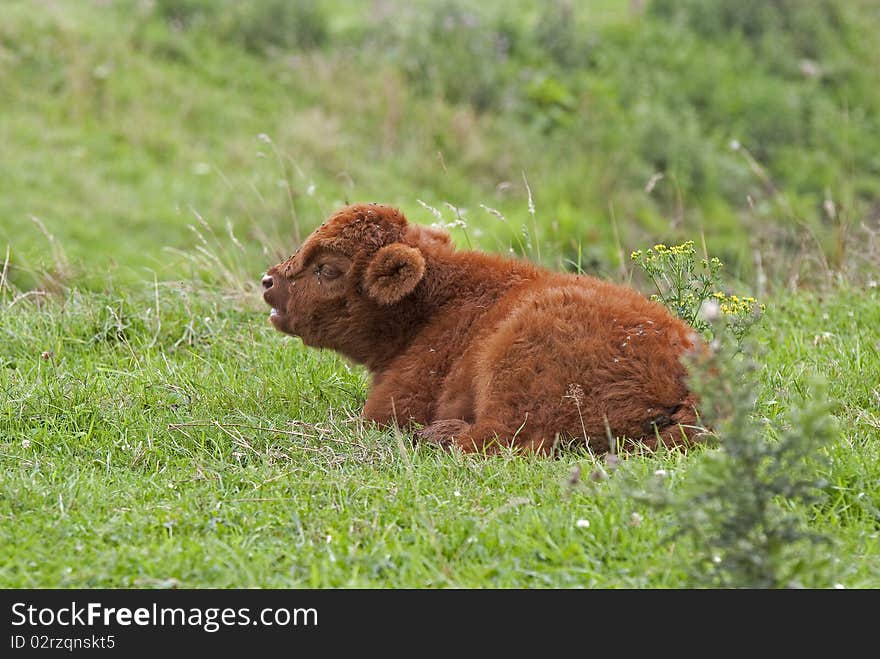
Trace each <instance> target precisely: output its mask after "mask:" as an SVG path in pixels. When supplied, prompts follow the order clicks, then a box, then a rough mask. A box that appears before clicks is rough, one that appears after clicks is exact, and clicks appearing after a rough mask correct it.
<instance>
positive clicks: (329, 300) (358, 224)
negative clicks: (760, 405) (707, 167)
mask: <svg viewBox="0 0 880 659" xmlns="http://www.w3.org/2000/svg"><path fill="white" fill-rule="evenodd" d="M263 287H264V289H265V291H264V293H263V297H264V299H265V300H266V302H267V303H268V304H269V306H271V307H272V313H271V315H270V320H271V321H272V323H273V325H274V326H275V327H276V328H277V329H278V330H280V331H282V332H285V333H287V334H292V335H295V336H299V337H301V338H302V340H303V342H304V343H305V344H306V345H309V346H315V347H323V348H331V349H333V350H336V351H338V352H340V353H342V354H343V355H346V356H347V357H348V358H350V359H352V360H354V361H355V362H358V363H360V364H364V365H365V366H366V367H367V368H368V369H369V371H370V373H371V375H372V387H371V391H370V395H369V398H368V400H367V403H366V405H365V407H364V411H363V414H364V416H365V417H366V418H367V419H371V420H373V421H376V422H377V423H379V424H389V423H393V422H395V421H396V422H397V423H399V424H400V425H402V426H404V427H412V428H415V429H416V431H417V436H419V437H421V438H422V439H425V440H427V441H431V442H436V443H440V444H444V445H449V444H452V445H455V446H458V447H459V448H461V449H462V450H464V451H468V452H470V451H482V450H487V449H488V450H491V449H492V447H493V446H498V445H499V444H505V445H510V444H513V445H515V446H517V447H522V448H524V449H528V450H533V451H537V452H541V453H547V452H549V451H550V450H551V449H552V448H553V446H554V445H555V444H556V442H557V441H560V440H563V441H567V440H572V439H581V441H583V438H585V437H586V438H588V441H589V446H590V447H591V448H592V449H593V450H596V451H608V450H609V449H610V448H612V447H611V446H610V445H609V437H621V438H627V439H628V440H630V441H635V442H639V443H642V444H645V445H648V446H649V447H656V446H657V444H658V440H659V441H660V442H663V443H664V444H666V445H668V446H678V445H683V444H688V443H690V442H691V441H692V440H693V439H694V437H695V436H696V434H697V432H698V431H699V428H698V427H697V416H696V414H695V409H694V403H695V398H694V396H693V395H692V394H690V393H689V392H688V390H687V388H686V386H685V384H684V377H685V369H684V367H683V366H682V364H681V362H680V357H681V356H682V354H683V353H684V352H686V351H688V350H690V349H692V348H693V347H694V346H695V343H696V342H697V341H698V339H697V338H696V334H695V333H694V331H693V330H692V329H691V328H690V327H688V326H687V325H685V324H684V323H683V322H681V321H680V320H678V319H676V318H674V317H673V316H672V315H670V314H669V312H668V311H667V310H666V309H665V308H664V307H663V306H661V305H660V304H658V303H656V302H652V301H650V300H648V299H647V298H645V297H644V296H642V295H641V294H639V293H638V292H636V291H635V290H633V289H631V288H627V287H624V286H619V285H616V284H612V283H609V282H607V281H602V280H599V279H595V278H593V277H587V276H576V275H572V274H560V273H554V272H550V271H548V270H545V269H542V268H539V267H536V266H534V265H532V264H529V263H526V262H522V261H517V260H512V259H505V258H501V257H498V256H492V255H489V254H482V253H479V252H470V251H456V250H455V249H454V248H453V246H452V244H451V243H450V240H449V236H448V234H446V233H445V232H444V231H440V230H437V229H433V228H429V227H424V226H418V225H411V224H408V223H407V221H406V219H405V218H404V216H403V214H402V213H401V212H400V211H398V210H396V209H394V208H391V207H388V206H381V205H375V204H363V205H353V206H348V207H346V208H343V209H342V210H340V211H339V212H337V213H336V214H335V215H333V216H332V217H331V218H330V219H328V220H327V221H326V222H324V224H322V225H321V226H320V227H318V229H316V230H315V232H314V233H313V234H312V235H311V236H309V237H308V239H306V241H305V243H303V245H302V247H301V249H300V250H299V251H297V252H296V253H295V254H294V255H293V256H291V257H290V258H289V259H287V260H286V261H284V262H283V263H280V264H278V265H276V266H275V267H273V268H271V269H270V270H269V271H268V273H267V274H266V276H265V277H264V278H263Z"/></svg>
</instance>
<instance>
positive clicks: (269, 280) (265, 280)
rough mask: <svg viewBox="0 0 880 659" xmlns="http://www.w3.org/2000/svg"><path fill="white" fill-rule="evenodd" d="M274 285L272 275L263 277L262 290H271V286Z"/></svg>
mask: <svg viewBox="0 0 880 659" xmlns="http://www.w3.org/2000/svg"><path fill="white" fill-rule="evenodd" d="M274 283H275V281H274V280H273V279H272V275H266V276H265V277H263V290H266V291H268V290H269V289H270V288H272V285H273V284H274Z"/></svg>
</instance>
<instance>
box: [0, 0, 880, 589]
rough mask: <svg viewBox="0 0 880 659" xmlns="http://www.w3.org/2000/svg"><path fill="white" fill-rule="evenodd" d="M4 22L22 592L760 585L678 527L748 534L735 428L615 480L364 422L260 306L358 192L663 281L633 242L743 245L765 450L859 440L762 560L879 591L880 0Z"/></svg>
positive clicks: (347, 389)
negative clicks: (879, 35)
mask: <svg viewBox="0 0 880 659" xmlns="http://www.w3.org/2000/svg"><path fill="white" fill-rule="evenodd" d="M0 11H2V13H3V20H0V119H2V121H0V154H2V155H0V545H2V546H3V548H4V550H3V552H2V554H0V586H4V587H12V588H17V587H40V588H42V587H140V588H169V587H278V588H288V587H317V588H324V587H382V588H396V587H472V588H478V587H604V588H621V587H623V588H682V587H693V586H706V585H708V586H712V585H742V586H750V585H755V583H754V582H750V581H748V580H745V578H744V577H743V580H741V581H737V576H738V575H739V576H742V574H745V572H736V571H731V572H730V573H729V574H727V575H726V576H725V579H726V581H723V580H722V581H720V582H719V581H717V580H716V581H713V578H714V577H713V576H712V573H711V569H710V567H707V566H706V564H705V563H706V561H705V558H706V556H705V555H704V554H703V553H701V551H702V548H704V547H705V546H706V542H705V538H704V537H700V536H699V535H698V534H694V533H690V534H688V533H684V534H681V533H679V534H676V531H677V530H681V528H683V527H682V526H681V524H682V520H683V517H682V516H681V513H682V510H683V509H684V508H687V507H689V508H691V509H699V510H705V511H706V518H707V523H715V524H717V525H719V526H723V525H724V522H725V520H728V519H732V517H725V515H733V513H731V512H730V511H729V510H727V509H724V508H723V506H722V507H718V506H719V505H720V504H719V500H720V499H719V497H718V496H716V497H715V498H714V499H712V498H709V497H707V492H708V490H707V489H703V490H701V489H700V486H699V484H700V483H702V482H704V481H705V478H702V477H703V476H705V475H706V474H708V475H709V476H710V477H711V476H712V474H713V473H714V474H715V475H716V476H717V475H718V472H717V471H716V472H713V471H712V468H713V467H712V465H713V464H715V462H714V461H715V460H716V458H717V456H718V455H723V454H725V450H726V449H725V442H724V435H723V434H722V435H721V436H720V437H719V441H718V442H717V443H715V444H713V445H709V446H705V447H697V448H694V449H692V450H689V451H688V452H675V453H670V452H666V451H661V452H659V453H650V452H642V453H637V454H633V455H629V456H627V457H625V458H623V459H621V460H620V461H619V462H617V461H611V462H609V461H608V460H606V459H603V458H601V457H595V456H593V455H592V454H590V453H589V451H587V450H585V449H583V448H580V449H578V448H570V449H567V450H563V451H561V452H560V453H559V455H557V456H556V457H554V458H552V459H546V458H536V457H529V456H525V457H524V456H519V455H514V454H511V453H504V452H503V453H502V454H500V455H496V456H489V457H485V456H463V455H460V454H458V453H451V452H446V451H443V450H439V449H436V448H434V447H429V446H420V445H416V444H414V443H413V441H412V438H411V437H410V436H409V435H407V434H404V433H400V432H393V431H389V430H381V429H377V428H374V427H370V426H369V425H365V424H364V423H363V422H362V421H361V420H360V419H359V411H360V407H361V405H362V404H363V402H364V399H365V396H366V391H367V386H368V380H367V376H366V373H365V372H364V371H363V370H362V369H361V368H359V367H356V366H354V365H352V364H349V363H347V362H345V360H343V359H341V358H340V357H338V356H337V355H335V354H333V353H330V352H322V351H316V350H312V349H309V348H305V347H303V346H302V344H301V343H300V342H299V341H298V340H292V339H289V338H286V337H282V336H281V335H280V334H278V333H277V332H275V331H274V330H273V329H272V328H271V327H270V326H269V325H268V323H267V322H266V315H267V314H266V311H267V310H266V309H265V308H264V306H265V305H263V303H262V301H261V299H260V296H259V278H260V275H261V274H262V272H264V271H265V269H266V268H267V267H268V266H270V265H273V264H274V263H276V262H277V261H278V260H279V259H280V258H283V257H285V256H287V255H288V254H289V253H291V252H292V251H293V250H294V249H295V247H296V246H297V244H298V242H299V241H300V240H301V239H302V238H303V237H304V236H305V235H307V233H308V232H309V231H310V230H311V229H312V228H313V227H315V226H317V224H319V223H320V222H321V221H322V220H323V219H324V217H326V216H327V215H328V214H330V213H331V212H332V211H333V210H335V209H336V208H337V207H338V206H340V205H342V204H344V203H346V202H349V201H351V202H354V201H381V202H383V203H391V204H395V205H398V206H399V207H400V208H402V209H403V210H404V212H405V213H406V214H407V216H408V217H409V218H410V220H411V221H415V222H422V223H435V222H441V223H443V224H444V225H446V226H447V227H449V229H450V231H451V232H452V234H453V237H454V240H455V242H456V243H457V245H458V246H459V247H460V248H469V247H474V248H480V249H485V250H488V251H496V252H505V253H510V254H511V255H513V256H517V257H520V258H528V259H531V260H534V261H538V262H541V263H543V264H544V265H546V266H548V267H551V268H555V269H565V270H570V271H583V272H588V273H591V274H597V275H600V276H604V277H609V278H612V279H615V280H617V281H624V282H629V283H631V284H632V285H634V286H636V287H637V288H640V289H641V290H643V291H645V292H646V293H651V292H652V289H651V282H650V279H649V278H648V277H646V276H645V273H644V272H642V271H641V270H640V269H639V268H638V267H636V266H635V265H634V262H633V260H632V259H631V258H630V254H631V252H633V251H636V250H641V249H646V248H649V247H651V246H653V245H655V244H658V243H659V244H668V245H674V244H677V243H682V242H684V241H685V240H693V241H695V243H696V245H697V247H698V251H699V252H700V254H701V255H705V256H717V257H719V258H720V259H721V261H723V263H724V268H723V270H722V273H721V276H722V278H723V282H724V290H725V292H726V293H728V294H731V295H732V294H738V295H741V296H745V295H752V296H755V297H757V298H758V299H759V300H760V301H761V302H762V303H763V304H764V305H765V311H764V313H763V317H762V319H761V321H760V322H759V323H757V324H756V325H755V326H754V328H753V329H752V330H751V333H750V336H751V338H752V341H751V342H750V343H749V344H748V347H747V355H746V356H747V357H749V356H751V358H752V359H754V360H755V362H756V366H755V368H754V370H753V371H751V372H750V375H749V377H746V378H742V379H741V381H737V382H733V383H732V384H731V382H727V383H726V384H727V385H730V386H734V387H737V388H738V390H739V391H742V392H744V394H743V396H742V398H743V400H746V401H747V403H745V404H744V405H745V406H746V407H748V409H745V408H743V409H740V410H739V411H740V412H743V410H745V413H746V414H747V415H748V417H749V419H751V420H752V422H753V424H754V425H753V426H749V428H750V429H751V430H750V432H752V435H748V434H746V429H745V426H743V428H744V429H743V430H742V433H741V434H742V435H743V438H744V439H745V440H749V438H751V440H752V441H753V443H754V444H755V445H756V446H762V447H769V449H768V450H770V449H772V447H773V446H776V445H779V442H781V441H782V439H781V438H782V437H783V436H784V435H785V433H786V432H788V431H790V430H791V429H793V428H794V429H799V428H801V427H804V428H810V427H813V426H809V425H808V424H807V425H803V423H804V422H803V418H804V417H810V415H811V414H812V415H813V416H814V417H815V418H817V419H826V420H829V422H833V428H834V430H833V432H832V433H831V436H830V439H829V440H828V441H826V442H824V443H823V444H822V445H821V446H816V447H813V446H808V445H807V444H808V442H805V444H804V447H803V451H804V453H803V455H796V456H795V458H796V459H797V460H798V464H799V465H802V466H804V468H805V469H808V471H809V473H808V480H810V481H811V482H812V483H813V484H814V486H813V487H812V488H811V494H812V495H813V496H810V497H800V496H797V495H796V493H794V492H791V493H789V494H786V493H785V492H776V491H775V490H774V492H775V493H774V495H773V497H772V499H768V500H767V501H759V503H761V504H762V505H763V504H765V503H766V504H767V505H768V506H772V507H773V508H774V510H776V511H777V512H778V513H779V514H780V515H784V516H785V517H786V519H790V520H795V521H796V523H797V525H798V528H799V529H800V530H801V531H803V532H804V534H805V538H806V539H805V540H804V538H799V539H798V541H799V542H800V541H801V540H804V543H803V544H798V547H803V548H804V553H803V554H795V555H783V552H781V550H779V549H778V548H776V547H774V546H773V545H772V543H769V544H767V543H765V544H764V545H761V546H762V547H763V549H761V550H760V551H758V550H753V548H750V547H747V548H746V549H748V551H750V552H751V554H750V555H751V557H752V558H753V559H754V561H753V562H754V563H755V564H770V563H772V564H773V565H774V566H775V567H776V568H778V569H777V570H776V571H775V572H773V574H775V575H778V576H779V578H780V579H781V580H780V581H778V582H772V583H769V584H767V583H761V584H760V585H773V586H789V585H799V586H808V587H820V588H829V587H835V586H842V587H847V588H876V587H878V586H880V543H878V534H880V448H878V447H880V442H878V440H880V333H878V330H877V328H878V327H880V290H878V285H877V281H878V279H880V277H878V274H880V241H878V236H880V224H878V221H880V211H878V209H880V187H878V186H880V183H878V182H880V158H878V155H877V154H878V153H880V130H878V128H880V127H878V125H877V117H878V116H880V89H878V88H877V86H876V80H877V76H878V72H880V54H878V51H877V49H876V48H874V47H873V39H874V37H873V35H874V34H875V31H876V30H877V29H878V28H880V11H878V9H877V7H876V5H875V3H872V2H868V1H856V2H833V1H831V0H814V1H811V2H806V3H799V2H794V1H786V0H778V1H776V2H770V3H767V2H758V1H757V0H755V2H740V3H732V2H723V1H722V0H711V1H709V2H697V1H696V0H694V1H693V2H691V1H690V0H688V1H682V2H667V1H666V0H653V1H648V2H645V3H630V2H621V1H615V0H596V1H593V2H584V3H568V2H564V1H559V2H550V3H546V5H545V6H544V8H543V10H542V11H540V12H539V11H538V10H537V9H536V8H535V7H534V6H532V4H530V3H525V2H512V3H511V2H504V3H502V2H500V1H499V2H486V3H465V2H419V3H397V2H393V1H391V0H389V1H387V2H376V3H369V4H367V3H364V4H360V3H349V2H344V1H342V0H327V1H326V2H303V3H285V2H280V1H275V0H264V1H262V2H251V3H234V2H225V1H220V2H207V1H202V0H156V1H155V2H142V1H138V0H117V1H115V2H107V1H97V0H96V1H89V2H76V1H74V0H57V1H54V2H39V3H34V2H27V1H23V0H9V1H7V2H5V3H4V4H3V7H2V10H0ZM742 358H743V356H742V355H735V356H732V357H731V360H734V361H735V360H741V359H742ZM820 380H821V381H824V383H825V385H824V387H825V388H824V389H819V391H823V392H824V393H822V394H821V395H819V396H816V395H814V393H813V392H815V391H816V389H813V388H812V387H813V386H814V383H815V382H817V381H820ZM799 415H800V416H799ZM737 418H742V417H737ZM798 419H801V420H800V421H799V420H798ZM799 423H800V424H802V425H798V424H799ZM816 427H818V426H816ZM756 429H757V430H756ZM730 432H732V433H736V432H737V430H736V429H735V428H734V429H731V430H730ZM792 441H794V440H792ZM735 445H736V444H735V443H734V442H730V443H729V444H728V446H735ZM793 445H794V446H795V448H797V445H796V442H795V443H794V444H793ZM728 453H729V450H728ZM800 458H803V459H802V460H800ZM734 459H736V456H734ZM762 464H764V463H762ZM765 467H766V464H764V466H760V468H758V467H756V471H755V473H757V474H758V476H757V477H758V478H759V480H760V478H762V476H761V474H763V473H765V472H766V469H765ZM762 470H763V471H762ZM770 471H771V472H772V469H771V470H770ZM701 478H702V480H701ZM719 479H720V480H719ZM714 482H715V484H716V485H718V487H717V488H716V489H717V492H719V493H720V496H721V497H723V498H724V499H725V500H727V501H730V502H737V501H738V500H739V497H740V496H741V495H742V491H743V490H749V489H750V486H751V484H745V485H742V487H741V484H740V483H737V482H735V481H725V480H723V479H721V477H720V476H719V477H718V479H716V481H714ZM649 489H650V490H651V491H654V492H656V491H659V492H660V493H662V494H665V495H669V496H672V497H678V502H679V503H678V504H677V505H672V506H666V507H663V506H657V505H655V503H652V501H650V500H649V499H650V497H648V496H644V495H645V492H646V491H647V490H649ZM713 506H715V507H713ZM719 510H721V512H719ZM757 535H758V536H762V537H763V536H767V537H772V536H773V533H772V529H770V528H765V529H761V528H760V525H758V530H757ZM814 540H815V542H814ZM758 544H760V542H759V543H758ZM715 551H718V552H720V553H721V554H723V555H724V556H733V555H735V554H736V553H737V551H742V547H740V548H737V547H735V546H733V543H730V544H728V545H724V544H723V543H722V544H720V545H718V546H714V547H713V548H712V549H711V551H710V555H709V562H710V563H711V562H712V561H714V560H715V554H714V553H713V552H715ZM764 551H766V552H767V553H766V554H765V553H762V552H764ZM725 552H726V553H725ZM814 554H815V555H814ZM724 556H719V557H718V558H719V562H723V561H722V560H721V559H722V558H724ZM783 577H784V578H783Z"/></svg>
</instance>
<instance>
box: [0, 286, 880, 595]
mask: <svg viewBox="0 0 880 659" xmlns="http://www.w3.org/2000/svg"><path fill="white" fill-rule="evenodd" d="M158 296H159V303H158V309H159V314H158V317H159V319H160V321H161V322H157V314H156V310H155V308H153V307H147V308H144V306H142V303H140V302H138V299H139V298H137V297H135V298H133V299H123V298H101V297H96V296H79V295H74V296H73V297H72V298H71V299H70V300H69V301H68V302H67V303H66V305H65V306H64V308H63V309H62V308H58V307H56V306H51V307H49V308H48V309H45V310H42V311H37V310H35V309H33V308H31V307H29V306H27V305H25V304H21V305H16V307H13V308H12V309H11V310H8V311H7V312H6V313H4V315H3V316H2V323H0V339H2V341H3V343H4V345H5V349H4V359H5V360H7V361H6V363H4V365H3V367H2V368H0V390H2V392H3V395H4V396H7V399H6V403H5V404H4V405H3V407H2V412H0V414H2V416H0V425H2V427H3V428H4V450H3V452H2V453H0V460H2V463H3V464H2V470H0V543H2V545H3V546H4V547H5V548H6V550H5V553H4V558H3V561H2V562H0V583H2V584H4V585H6V586H48V585H58V586H127V585H133V586H162V585H170V584H179V585H185V586H317V587H323V586H410V587H417V586H449V585H455V586H609V587H616V586H625V587H638V586H651V587H664V586H683V585H686V583H687V582H686V577H685V574H684V572H683V570H681V569H679V568H677V567H676V566H674V565H670V564H669V561H668V560H664V548H663V546H662V545H659V546H658V539H657V538H658V537H659V533H660V531H662V530H664V528H665V527H664V523H665V522H666V520H664V519H663V518H662V517H660V518H658V517H657V516H655V514H654V513H652V512H650V511H646V510H644V509H642V508H641V507H640V506H639V505H638V504H636V503H633V502H632V500H628V499H627V498H626V497H624V496H622V485H621V484H620V482H619V479H617V478H614V477H612V479H611V480H610V481H606V482H603V483H600V484H594V483H592V482H591V481H590V480H589V479H588V478H586V475H587V474H589V473H590V472H591V471H593V469H594V468H595V465H594V464H593V463H592V461H591V459H590V457H589V456H588V455H586V454H584V453H582V452H577V451H573V452H568V453H566V454H564V455H563V456H562V457H561V458H559V459H557V460H544V459H523V458H517V457H510V456H501V457H495V458H490V459H483V458H469V457H462V456H459V455H450V454H447V453H445V452H442V451H438V450H435V449H432V448H419V449H413V447H412V445H411V443H410V441H409V438H408V437H396V436H395V435H394V434H393V433H388V432H386V433H381V432H377V431H374V430H371V429H369V428H364V427H363V426H362V424H360V423H359V422H358V421H357V418H356V415H357V410H358V409H359V405H360V404H361V403H362V401H363V398H364V395H365V376H364V373H363V372H362V371H361V370H359V369H351V368H350V367H348V366H347V365H346V364H345V363H344V362H342V361H341V360H340V359H339V358H337V357H336V356H334V355H333V354H330V353H321V352H318V351H313V350H309V349H304V348H303V347H302V346H301V345H300V344H299V343H298V342H296V341H290V340H288V339H284V338H283V337H281V336H280V335H277V334H276V333H275V332H274V330H272V329H271V328H270V327H269V326H268V325H267V324H265V322H264V317H263V316H264V314H263V313H262V311H260V312H254V311H251V310H247V309H243V308H239V307H238V305H237V304H236V303H235V302H234V301H231V300H229V299H219V298H213V299H212V298H211V297H210V295H208V294H206V293H204V292H197V291H192V290H187V289H184V288H175V287H169V288H163V287H160V289H158ZM141 299H142V298H141ZM877 303H878V299H877V293H876V289H875V290H874V291H873V292H868V293H865V292H858V291H845V290H841V291H838V292H837V293H836V294H835V295H832V296H828V297H824V298H818V297H811V296H799V297H797V298H792V299H789V300H784V301H780V302H779V303H778V304H776V305H774V306H773V307H771V311H770V312H769V314H768V319H767V323H766V325H765V328H764V331H763V339H764V342H765V343H766V345H767V350H768V353H767V356H766V360H765V363H766V366H765V368H764V370H763V373H762V397H761V403H760V408H761V410H762V412H763V413H765V414H767V415H770V416H772V415H774V414H777V413H779V412H781V411H782V410H784V409H786V407H787V399H788V397H789V396H790V395H793V393H794V392H796V391H797V390H798V388H799V387H801V386H802V384H803V382H804V380H805V379H806V378H807V377H808V376H809V374H811V373H814V372H817V371H818V372H821V373H825V374H826V375H829V376H831V378H832V383H833V387H832V393H833V395H834V396H835V398H836V399H838V400H839V401H840V406H839V410H838V415H839V417H840V419H841V420H842V422H843V423H842V427H843V433H842V437H841V439H840V441H839V442H838V443H836V444H835V445H834V446H832V447H831V448H830V449H829V451H828V453H829V455H830V456H831V463H830V467H829V468H828V471H827V473H826V478H827V480H828V481H829V483H830V485H829V487H828V488H827V492H826V493H827V497H826V501H825V502H824V503H823V504H822V505H820V506H818V507H817V508H815V509H812V510H807V511H804V514H806V515H808V517H809V518H810V519H811V528H813V529H814V530H816V531H819V532H822V533H826V534H828V535H830V536H832V537H834V538H835V539H836V542H837V546H836V547H835V549H834V551H835V555H837V556H839V557H840V562H839V564H838V565H837V568H836V574H835V578H836V580H837V581H839V582H840V583H843V584H845V585H847V586H851V587H878V586H880V550H878V547H880V543H878V542H877V534H878V526H877V525H878V508H880V487H878V481H877V474H878V473H880V444H878V441H877V440H878V418H877V416H876V414H875V413H873V412H871V411H870V410H871V409H875V410H876V399H877V396H878V393H880V392H878V390H877V388H876V383H877V382H878V381H880V354H878V349H880V348H878V345H877V338H876V333H875V330H874V329H873V328H875V327H876V326H877V325H878V324H880V312H878V309H880V305H878V304H877ZM851 310H859V313H853V315H852V316H850V315H849V312H850V311H851ZM826 316H827V317H826ZM120 328H121V329H120ZM826 332H827V333H828V334H827V335H826V334H825V333H826ZM817 337H818V338H817ZM43 351H51V352H52V353H53V355H52V357H51V359H44V358H42V357H41V353H42V352H43ZM172 424H182V425H179V426H173V425H172ZM187 424H189V425H187ZM259 428H263V429H266V430H260V429H259ZM700 454H701V451H694V452H693V454H691V455H688V456H687V457H683V456H679V455H657V456H643V457H633V458H630V459H628V460H627V461H626V462H625V466H624V469H625V470H626V471H627V472H629V473H631V474H633V475H635V476H636V477H637V478H640V479H646V478H652V477H653V476H652V473H653V472H654V471H655V470H657V469H659V468H663V469H666V470H667V471H670V472H671V473H672V477H671V478H670V483H671V487H674V486H675V483H677V482H680V480H681V479H684V478H686V477H687V473H688V469H689V468H690V467H692V465H693V464H695V463H696V461H698V460H700V459H701V458H700ZM575 465H577V466H580V467H581V468H582V470H583V474H584V479H583V481H582V482H581V483H580V484H578V485H576V486H571V485H569V484H568V478H569V475H570V473H571V469H572V467H573V466H575ZM633 512H638V513H639V514H641V515H642V516H643V521H642V523H641V524H640V525H639V526H633V525H632V524H631V515H632V513H633ZM581 519H585V520H589V522H590V525H589V527H588V528H582V527H579V526H578V525H577V521H578V520H581ZM819 585H827V584H819Z"/></svg>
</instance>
